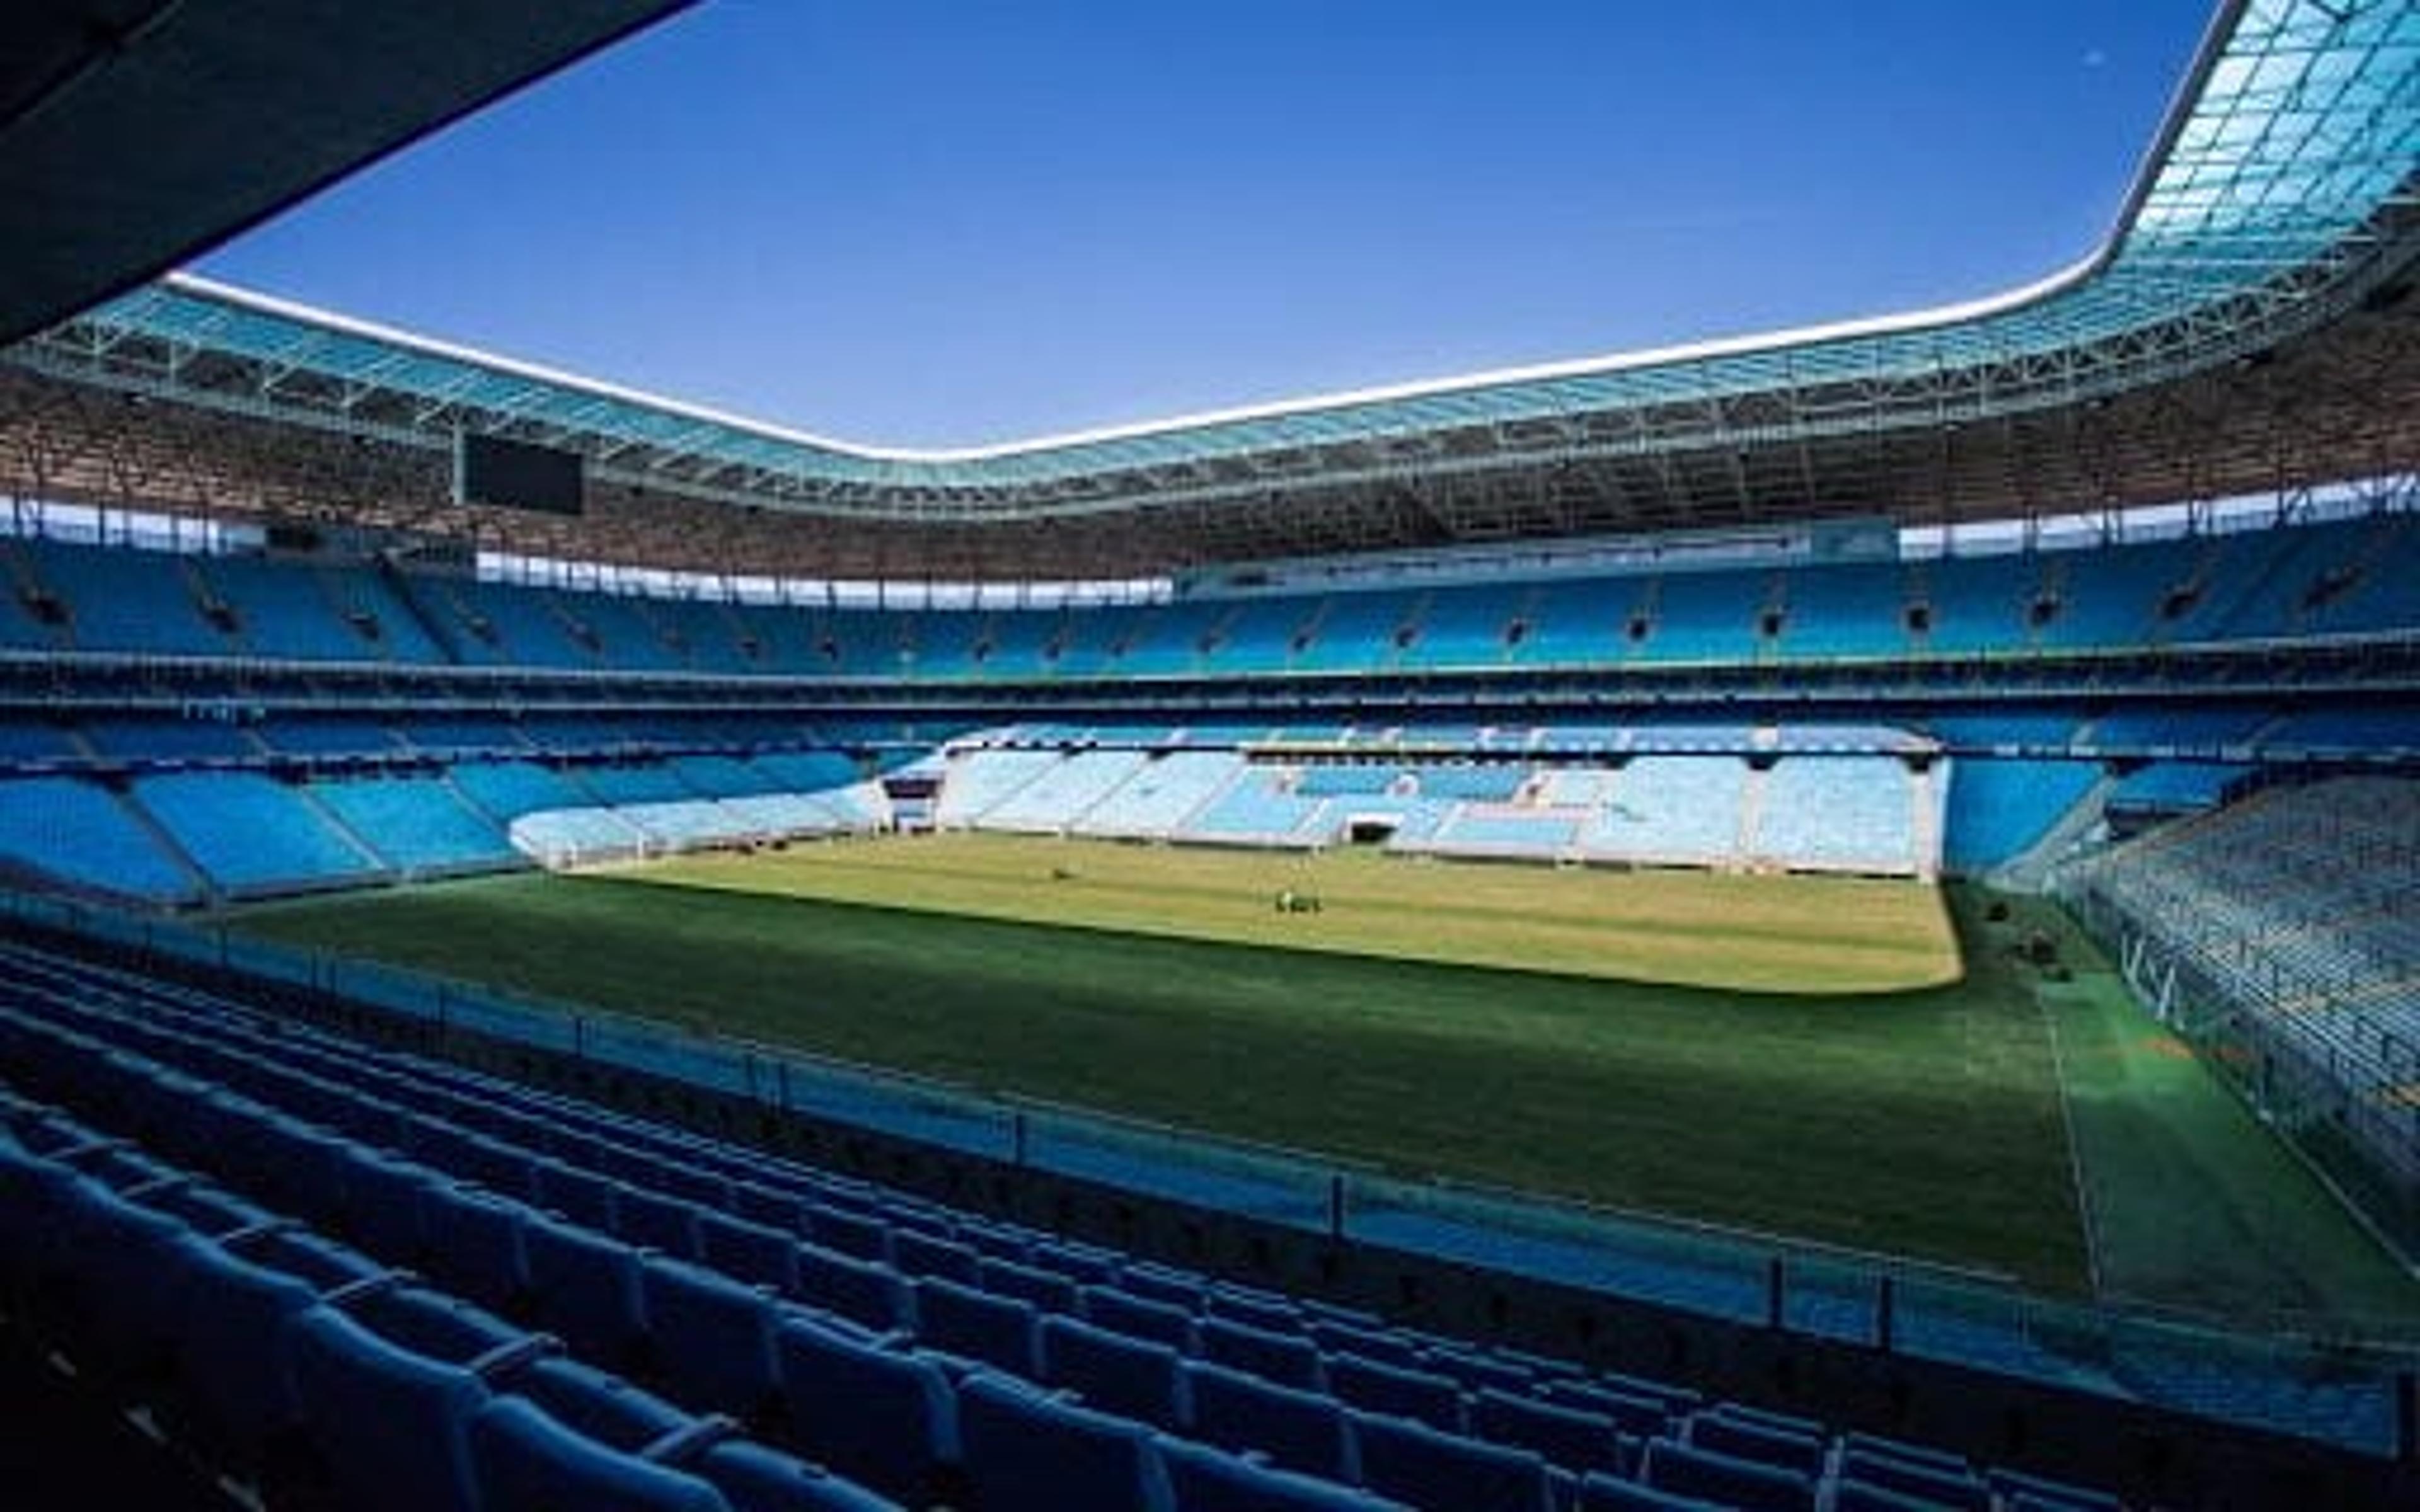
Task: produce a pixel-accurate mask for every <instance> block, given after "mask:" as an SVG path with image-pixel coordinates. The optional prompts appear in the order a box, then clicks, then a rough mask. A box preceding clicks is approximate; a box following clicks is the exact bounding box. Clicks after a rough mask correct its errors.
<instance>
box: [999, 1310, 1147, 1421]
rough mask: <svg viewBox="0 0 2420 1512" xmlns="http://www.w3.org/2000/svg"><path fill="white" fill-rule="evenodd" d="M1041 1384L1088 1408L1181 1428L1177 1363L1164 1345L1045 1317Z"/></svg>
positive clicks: (1039, 1341) (1040, 1338)
mask: <svg viewBox="0 0 2420 1512" xmlns="http://www.w3.org/2000/svg"><path fill="white" fill-rule="evenodd" d="M1035 1342H1036V1345H1037V1350H1038V1352H1039V1354H1040V1355H1041V1374H1040V1377H1039V1379H1041V1380H1042V1381H1047V1383H1049V1384H1050V1385H1053V1386H1059V1387H1063V1388H1064V1389H1066V1390H1068V1391H1072V1392H1075V1393H1076V1394H1077V1395H1078V1396H1081V1397H1082V1398H1083V1400H1084V1402H1085V1403H1086V1404H1087V1405H1088V1406H1092V1407H1097V1408H1099V1409H1101V1410H1102V1411H1103V1412H1116V1413H1119V1414H1121V1415H1123V1416H1125V1417H1131V1418H1135V1419H1137V1420H1138V1421H1140V1422H1144V1423H1152V1424H1156V1425H1157V1426H1159V1427H1177V1426H1178V1424H1179V1419H1180V1412H1179V1408H1180V1405H1181V1398H1180V1396H1179V1394H1178V1393H1179V1387H1178V1375H1177V1364H1178V1362H1179V1360H1181V1359H1182V1358H1183V1357H1182V1356H1181V1355H1179V1354H1178V1353H1177V1352H1176V1351H1175V1350H1171V1349H1170V1348H1169V1347H1168V1346H1167V1345H1165V1344H1156V1343H1153V1342H1152V1341H1150V1340H1148V1339H1134V1338H1128V1337H1126V1336H1125V1335H1123V1334H1113V1333H1111V1332H1109V1330H1108V1329H1104V1328H1095V1327H1094V1326H1093V1325H1092V1324H1090V1323H1087V1322H1084V1321H1082V1320H1080V1319H1074V1318H1061V1317H1055V1316H1052V1317H1045V1318H1044V1319H1042V1321H1041V1324H1040V1327H1039V1328H1038V1329H1037V1331H1036V1335H1035Z"/></svg>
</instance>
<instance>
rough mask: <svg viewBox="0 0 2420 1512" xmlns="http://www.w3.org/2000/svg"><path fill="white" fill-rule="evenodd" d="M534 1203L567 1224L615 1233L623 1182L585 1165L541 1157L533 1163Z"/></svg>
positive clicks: (531, 1182)
mask: <svg viewBox="0 0 2420 1512" xmlns="http://www.w3.org/2000/svg"><path fill="white" fill-rule="evenodd" d="M530 1185H531V1191H530V1201H531V1203H532V1204H533V1205H535V1207H537V1208H539V1209H540V1210H542V1211H547V1212H551V1213H553V1214H555V1215H556V1216H558V1217H560V1218H562V1219H563V1220H564V1221H565V1222H566V1223H569V1224H576V1225H578V1226H579V1227H582V1228H594V1229H597V1230H599V1231H600V1232H604V1233H609V1234H610V1233H612V1232H613V1225H614V1223H615V1220H616V1214H615V1212H614V1198H615V1196H616V1195H617V1194H618V1193H619V1191H620V1183H618V1182H616V1181H614V1180H612V1179H610V1178H608V1177H603V1176H599V1175H597V1173H596V1172H595V1171H592V1170H588V1169H586V1168H585V1167H583V1166H580V1165H571V1164H569V1163H567V1162H565V1161H560V1160H554V1159H551V1158H540V1159H536V1160H533V1161H532V1162H531V1163H530Z"/></svg>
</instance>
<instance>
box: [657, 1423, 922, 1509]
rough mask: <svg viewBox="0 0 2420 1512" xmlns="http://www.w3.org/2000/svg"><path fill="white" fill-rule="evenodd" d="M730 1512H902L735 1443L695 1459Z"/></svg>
mask: <svg viewBox="0 0 2420 1512" xmlns="http://www.w3.org/2000/svg"><path fill="white" fill-rule="evenodd" d="M695 1469H696V1473H698V1474H699V1475H701V1476H703V1477H705V1478H706V1480H709V1481H711V1482H713V1483H714V1486H715V1489H718V1490H720V1491H721V1492H722V1497H723V1500H725V1501H727V1502H729V1503H730V1504H731V1512H905V1509H904V1508H903V1506H902V1504H900V1503H897V1502H894V1501H892V1499H891V1498H889V1497H887V1496H884V1495H882V1494H881V1493H879V1492H877V1491H874V1490H871V1489H867V1488H866V1487H863V1486H861V1485H859V1484H858V1483H857V1482H855V1481H853V1480H850V1479H848V1478H847V1477H846V1476H844V1475H836V1474H833V1473H831V1472H830V1471H829V1470H826V1469H824V1468H823V1467H822V1466H820V1465H811V1464H808V1463H807V1462H806V1461H804V1460H802V1459H799V1458H796V1457H795V1456H792V1455H785V1454H783V1453H781V1452H780V1451H779V1450H775V1449H768V1448H766V1447H765V1446H764V1445H763V1444H760V1443H749V1442H748V1441H746V1440H744V1439H735V1440H730V1441H726V1442H724V1443H718V1444H716V1445H715V1446H714V1447H713V1448H711V1449H708V1450H707V1451H706V1453H705V1454H704V1455H703V1456H701V1457H700V1458H699V1459H698V1462H697V1464H696V1466H695Z"/></svg>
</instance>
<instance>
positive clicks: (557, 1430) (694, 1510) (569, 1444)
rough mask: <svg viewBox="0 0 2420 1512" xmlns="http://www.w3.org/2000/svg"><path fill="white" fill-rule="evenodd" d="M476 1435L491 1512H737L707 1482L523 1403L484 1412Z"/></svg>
mask: <svg viewBox="0 0 2420 1512" xmlns="http://www.w3.org/2000/svg"><path fill="white" fill-rule="evenodd" d="M470 1436H471V1465H472V1473H473V1479H474V1480H475V1481H476V1483H477V1485H478V1489H479V1498H480V1502H481V1504H482V1505H484V1506H485V1507H487V1508H489V1509H490V1512H501V1509H504V1508H526V1509H528V1512H554V1509H558V1508H559V1509H561V1512H574V1509H577V1512H731V1507H730V1504H729V1503H728V1502H726V1501H724V1500H723V1498H722V1493H721V1492H720V1491H718V1490H716V1489H714V1488H713V1486H711V1485H709V1484H708V1483H706V1481H703V1480H700V1479H698V1478H697V1477H696V1476H693V1475H689V1474H684V1473H681V1472H679V1471H676V1470H670V1469H667V1468H665V1467H664V1466H662V1465H658V1464H652V1463H650V1462H648V1461H647V1460H644V1459H641V1458H638V1457H637V1456H635V1455H628V1454H624V1453H622V1452H620V1451H618V1450H615V1449H610V1448H607V1447H606V1446H605V1445H603V1444H601V1443H597V1442H595V1441H594V1440H592V1439H588V1438H586V1437H583V1436H582V1435H581V1434H580V1433H578V1432H575V1431H574V1430H572V1429H571V1428H568V1427H565V1426H564V1425H562V1424H560V1423H558V1422H556V1421H555V1420H554V1419H553V1418H551V1417H550V1416H548V1415H547V1414H546V1413H545V1412H541V1411H540V1410H539V1409H538V1408H537V1406H536V1405H535V1403H532V1402H529V1401H525V1400H522V1399H520V1398H519V1397H514V1396H499V1397H496V1398H494V1399H493V1400H491V1401H489V1403H488V1404H487V1405H486V1406H484V1407H482V1408H480V1409H479V1411H478V1412H477V1413H476V1414H474V1415H473V1417H472V1419H471V1435H470Z"/></svg>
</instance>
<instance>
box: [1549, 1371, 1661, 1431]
mask: <svg viewBox="0 0 2420 1512" xmlns="http://www.w3.org/2000/svg"><path fill="white" fill-rule="evenodd" d="M1545 1395H1546V1397H1547V1399H1548V1400H1549V1401H1552V1402H1553V1403H1555V1405H1557V1406H1559V1407H1572V1408H1576V1409H1578V1410H1579V1411H1581V1412H1594V1413H1596V1414H1598V1415H1599V1416H1601V1417H1604V1418H1606V1419H1607V1420H1609V1421H1610V1422H1611V1423H1612V1424H1613V1426H1614V1427H1617V1428H1619V1429H1621V1431H1622V1432H1624V1433H1627V1434H1629V1435H1631V1436H1632V1437H1633V1438H1638V1439H1660V1438H1663V1437H1665V1435H1666V1434H1667V1433H1668V1431H1669V1430H1670V1428H1671V1427H1672V1420H1673V1417H1674V1415H1675V1412H1674V1408H1675V1405H1676V1404H1674V1403H1673V1402H1672V1401H1671V1400H1670V1399H1668V1398H1667V1397H1665V1396H1661V1395H1649V1394H1648V1393H1646V1392H1643V1391H1637V1390H1632V1389H1629V1388H1627V1387H1625V1386H1622V1385H1620V1384H1617V1383H1615V1382H1612V1381H1550V1382H1548V1383H1547V1386H1546V1392H1545Z"/></svg>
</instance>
